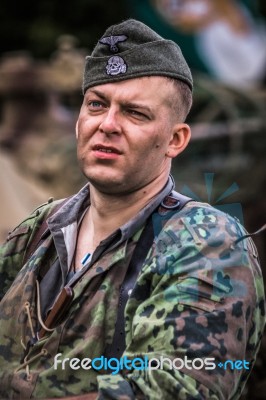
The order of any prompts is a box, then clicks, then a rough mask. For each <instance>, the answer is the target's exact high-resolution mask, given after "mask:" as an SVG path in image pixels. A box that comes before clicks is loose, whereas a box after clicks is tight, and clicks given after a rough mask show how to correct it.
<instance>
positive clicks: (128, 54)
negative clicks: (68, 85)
mask: <svg viewBox="0 0 266 400" xmlns="http://www.w3.org/2000/svg"><path fill="white" fill-rule="evenodd" d="M154 75H157V76H167V77H172V78H176V79H179V80H181V81H183V82H185V83H187V85H188V86H189V87H190V89H191V90H192V87H193V81H192V76H191V72H190V69H189V67H188V65H187V63H186V61H185V59H184V57H183V54H182V52H181V50H180V48H179V46H178V45H177V44H176V43H175V42H173V41H172V40H166V39H164V38H162V37H161V36H160V35H158V34H157V33H156V32H154V31H153V30H152V29H150V28H149V27H148V26H147V25H145V24H143V23H142V22H139V21H136V20H134V19H129V20H126V21H123V22H122V23H120V24H118V25H112V26H110V27H109V28H108V29H107V30H106V32H105V34H104V35H103V37H102V38H101V39H100V40H99V41H98V43H97V44H96V46H95V48H94V50H93V51H92V53H91V55H90V56H87V57H86V62H85V71H84V79H83V87H82V89H83V93H85V92H86V90H87V89H88V88H90V87H92V86H96V85H101V84H104V83H110V82H119V81H124V80H127V79H131V78H139V77H143V76H154Z"/></svg>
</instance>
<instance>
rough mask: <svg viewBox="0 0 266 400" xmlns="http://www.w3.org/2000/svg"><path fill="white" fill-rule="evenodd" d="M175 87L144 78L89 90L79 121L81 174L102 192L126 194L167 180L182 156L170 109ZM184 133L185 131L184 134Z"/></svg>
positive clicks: (174, 121)
mask: <svg viewBox="0 0 266 400" xmlns="http://www.w3.org/2000/svg"><path fill="white" fill-rule="evenodd" d="M174 90H175V89H174V87H173V84H172V83H171V82H170V81H168V80H166V79H165V78H163V77H144V78H140V79H130V80H126V81H122V82H117V83H107V84H104V85H98V86H94V87H92V88H90V89H88V90H87V92H86V94H85V97H84V101H83V104H82V107H81V110H80V115H79V118H78V121H77V142H78V145H77V151H78V159H79V162H80V165H81V168H82V171H83V173H84V174H85V176H86V177H87V178H88V179H89V181H90V182H91V183H92V185H93V186H94V187H95V188H96V189H98V190H100V191H102V192H104V193H110V194H111V193H112V194H122V193H123V194H127V193H130V192H133V191H135V190H138V189H140V188H142V187H144V186H146V185H147V184H149V183H150V182H152V181H153V180H154V179H156V178H158V177H159V176H160V175H162V174H163V175H165V179H166V177H167V176H168V174H169V170H170V165H171V158H172V157H174V156H176V155H177V154H178V153H179V152H181V151H182V150H180V151H175V150H173V143H178V141H179V140H180V138H179V136H178V133H176V132H177V131H178V129H179V128H180V127H181V126H183V125H184V124H179V123H178V117H177V116H176V115H175V114H174V111H173V108H171V98H173V95H174ZM180 129H181V128H180Z"/></svg>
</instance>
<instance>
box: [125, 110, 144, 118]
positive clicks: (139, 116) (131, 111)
mask: <svg viewBox="0 0 266 400" xmlns="http://www.w3.org/2000/svg"><path fill="white" fill-rule="evenodd" d="M127 112H128V113H129V114H130V115H133V116H134V117H136V118H138V119H147V118H148V117H147V115H145V114H143V113H142V112H139V111H137V110H131V109H129V110H128V111H127Z"/></svg>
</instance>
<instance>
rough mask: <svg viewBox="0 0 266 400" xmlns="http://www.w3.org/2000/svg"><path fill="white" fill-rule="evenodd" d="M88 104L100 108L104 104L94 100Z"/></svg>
mask: <svg viewBox="0 0 266 400" xmlns="http://www.w3.org/2000/svg"><path fill="white" fill-rule="evenodd" d="M88 106H89V107H92V108H100V107H102V104H101V103H100V102H99V101H96V100H93V101H89V102H88Z"/></svg>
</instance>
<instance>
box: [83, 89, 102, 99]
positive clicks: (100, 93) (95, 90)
mask: <svg viewBox="0 0 266 400" xmlns="http://www.w3.org/2000/svg"><path fill="white" fill-rule="evenodd" d="M87 93H88V95H89V94H90V93H94V94H96V96H98V97H100V98H101V99H103V100H106V96H105V95H104V93H102V92H101V91H100V90H97V89H89V90H88V91H87Z"/></svg>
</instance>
